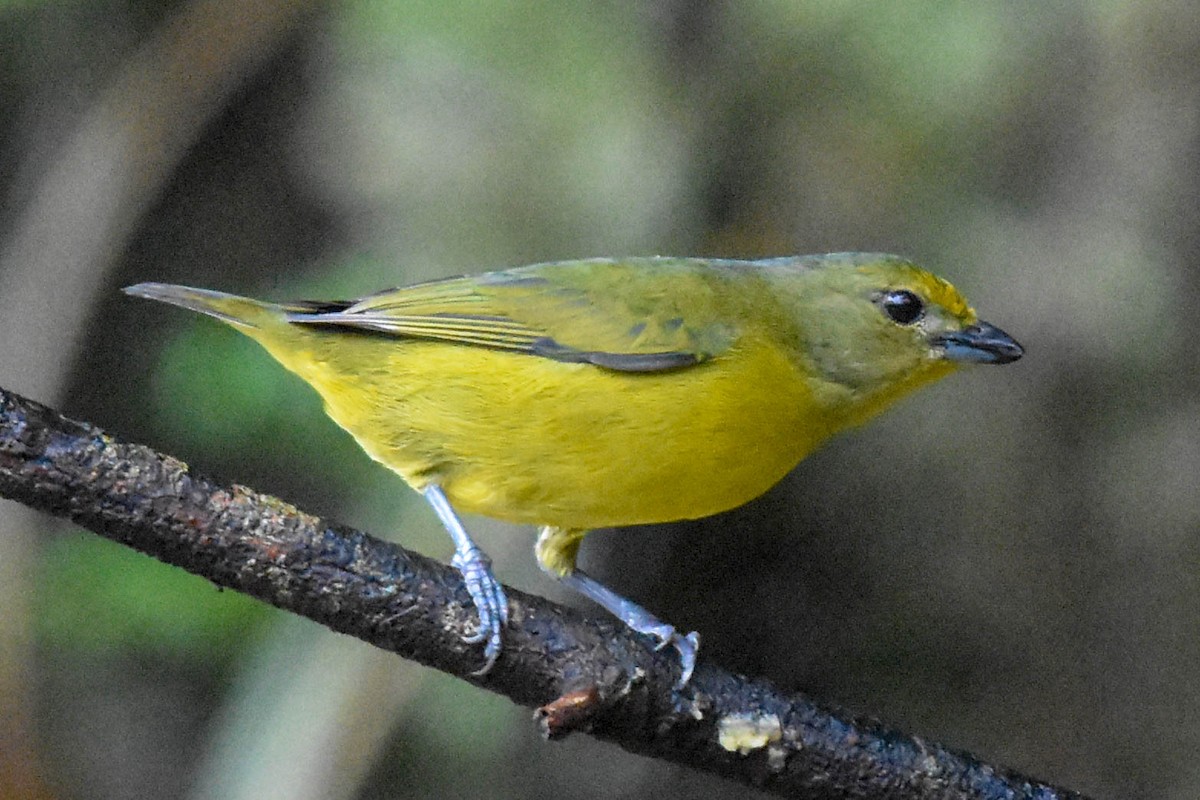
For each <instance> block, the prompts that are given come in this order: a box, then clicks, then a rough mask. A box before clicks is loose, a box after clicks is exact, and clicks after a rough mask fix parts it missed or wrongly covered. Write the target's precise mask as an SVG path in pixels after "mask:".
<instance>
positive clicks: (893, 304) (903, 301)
mask: <svg viewBox="0 0 1200 800" xmlns="http://www.w3.org/2000/svg"><path fill="white" fill-rule="evenodd" d="M879 305H880V306H881V307H882V308H883V313H885V314H887V315H888V317H889V318H890V319H891V320H892V321H893V322H895V323H898V324H900V325H912V324H913V323H914V322H916V321H917V320H919V319H920V318H921V317H923V316H925V304H924V303H922V302H921V298H919V297H917V296H916V295H915V294H913V293H912V292H910V291H908V290H907V289H898V290H896V291H892V292H888V293H886V294H884V295H883V296H882V297H881V298H879Z"/></svg>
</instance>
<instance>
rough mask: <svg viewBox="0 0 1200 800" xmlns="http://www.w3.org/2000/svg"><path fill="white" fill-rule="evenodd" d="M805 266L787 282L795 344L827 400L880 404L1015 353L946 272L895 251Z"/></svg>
mask: <svg viewBox="0 0 1200 800" xmlns="http://www.w3.org/2000/svg"><path fill="white" fill-rule="evenodd" d="M803 266H805V267H807V268H808V269H804V270H803V272H802V275H797V276H796V277H797V278H798V280H795V282H794V283H792V287H793V292H794V295H793V297H794V302H795V303H796V307H795V317H796V322H797V325H798V331H799V336H800V339H801V342H800V348H799V351H800V352H801V353H802V354H803V356H802V357H803V358H804V359H805V360H806V361H807V362H808V363H807V365H806V367H807V369H808V370H809V371H812V372H814V373H815V374H816V375H817V376H818V377H819V379H820V380H822V381H824V382H825V385H826V386H828V387H829V390H830V399H831V400H833V398H834V397H835V396H839V397H843V398H847V399H851V400H854V401H857V402H867V403H868V404H869V405H871V406H876V405H878V406H882V405H886V404H887V403H889V402H890V400H892V399H895V398H896V397H898V396H899V395H901V394H904V393H907V392H908V391H911V390H912V389H915V388H917V387H918V386H921V385H923V384H925V383H928V382H930V381H933V380H936V379H938V378H940V377H942V376H944V375H946V374H948V373H950V372H952V371H953V370H954V369H955V368H956V367H958V366H960V365H963V364H1006V363H1008V362H1010V361H1016V360H1017V359H1018V358H1020V357H1021V355H1022V353H1023V350H1022V348H1021V346H1020V345H1019V344H1017V342H1016V341H1014V340H1013V339H1012V337H1010V336H1009V335H1008V334H1006V333H1005V332H1004V331H1002V330H1000V329H999V328H997V327H995V326H994V325H991V324H989V323H987V322H983V321H981V320H980V319H979V318H978V317H977V316H976V314H975V310H974V309H973V308H971V306H970V305H969V304H968V303H967V301H966V299H965V298H964V297H963V296H962V295H961V294H959V292H958V290H957V289H955V288H954V287H953V286H951V285H950V284H949V283H948V282H946V281H944V280H942V279H941V278H939V277H937V276H936V275H933V274H931V273H929V272H927V271H925V270H924V269H921V268H920V267H918V266H916V265H915V264H913V263H911V262H909V261H906V260H904V259H902V258H899V257H897V256H890V255H881V254H875V253H848V254H833V255H828V256H820V257H818V258H817V259H815V260H814V261H813V262H811V263H808V264H804V265H803Z"/></svg>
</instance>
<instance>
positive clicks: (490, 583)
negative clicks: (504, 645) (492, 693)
mask: <svg viewBox="0 0 1200 800" xmlns="http://www.w3.org/2000/svg"><path fill="white" fill-rule="evenodd" d="M423 494H424V495H425V499H426V500H428V501H429V505H431V506H433V510H434V511H436V512H437V515H438V518H439V519H440V520H441V521H442V525H444V526H445V528H446V530H447V532H449V534H450V538H451V539H453V540H454V558H452V559H450V563H451V565H453V566H454V568H455V569H457V570H458V571H459V572H461V573H462V576H463V580H464V582H465V583H466V584H467V592H468V593H469V594H470V595H471V600H472V602H474V603H475V608H476V610H478V611H479V629H478V630H477V631H476V632H475V633H473V634H472V635H470V636H468V637H466V641H467V642H468V643H470V644H475V643H476V642H482V641H485V640H486V641H487V645H486V646H484V648H483V655H484V657H485V658H486V661H484V664H483V666H482V667H480V668H479V669H478V670H477V671H475V672H474V673H472V674H474V675H483V674H485V673H486V672H487V671H488V670H490V669H491V668H492V665H493V664H495V663H496V658H497V657H499V655H500V629H501V628H502V627H504V625H505V624H506V623H507V622H508V598H507V597H505V596H504V587H503V586H502V585H501V584H500V581H498V580H496V576H495V575H493V574H492V560H491V559H490V558H488V557H487V554H486V553H484V552H483V551H482V550H480V549H479V547H478V546H477V545H476V544H475V542H473V541H472V540H471V536H470V534H468V533H467V529H466V528H465V527H463V524H462V520H460V519H459V518H458V515H457V514H455V513H454V508H453V507H451V505H450V501H449V500H447V499H446V493H445V492H443V491H442V487H440V486H438V485H437V484H432V485H430V486H427V487H425V489H424V491H423Z"/></svg>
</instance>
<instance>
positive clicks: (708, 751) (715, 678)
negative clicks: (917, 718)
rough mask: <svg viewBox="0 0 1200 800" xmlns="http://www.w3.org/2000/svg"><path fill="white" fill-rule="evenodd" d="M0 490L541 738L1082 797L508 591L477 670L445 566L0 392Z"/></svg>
mask: <svg viewBox="0 0 1200 800" xmlns="http://www.w3.org/2000/svg"><path fill="white" fill-rule="evenodd" d="M0 496H4V497H8V498H11V499H13V500H16V501H18V502H21V503H24V504H26V505H28V506H31V507H33V508H37V509H40V510H42V511H46V512H49V513H51V514H54V515H56V516H60V517H66V518H68V519H70V520H72V521H74V522H75V523H77V524H79V525H81V526H83V527H84V528H87V529H89V530H91V531H94V532H95V533H98V534H100V535H101V536H104V537H106V538H109V539H112V540H114V541H117V542H120V543H122V544H125V545H128V546H130V547H132V548H134V549H136V550H140V551H142V552H144V553H148V554H150V555H152V556H154V557H155V558H158V559H160V560H162V561H165V562H167V563H169V564H175V565H176V566H180V567H183V568H184V569H186V570H188V571H189V572H193V573H195V574H197V575H201V576H203V577H205V578H207V579H209V580H211V581H213V582H214V583H216V584H218V585H219V586H225V587H228V588H230V589H235V590H237V591H240V592H245V593H246V594H249V595H252V596H254V597H257V598H259V599H260V600H263V601H265V602H267V603H270V604H271V605H274V606H278V607H279V608H284V609H287V610H289V611H293V612H295V613H297V614H301V615H303V616H305V617H308V618H309V619H313V620H315V621H317V622H320V623H321V624H323V625H327V626H328V627H330V628H332V629H333V630H335V631H339V632H342V633H347V634H350V635H351V636H355V637H357V638H359V639H362V640H363V641H366V642H370V643H371V644H373V645H375V646H376V647H381V648H383V649H385V650H389V651H391V652H394V653H397V654H399V655H401V656H403V657H405V658H410V659H413V660H416V661H420V662H421V663H423V664H426V665H428V666H431V667H434V668H436V669H440V670H442V671H444V672H449V673H451V674H453V675H456V676H458V677H460V678H462V679H463V680H466V681H469V682H471V683H474V684H476V685H478V686H482V687H483V688H486V689H490V690H492V691H495V692H499V693H500V694H503V695H505V696H506V697H509V698H510V699H512V700H513V701H514V702H517V703H520V704H522V705H526V706H531V707H538V706H541V708H540V709H539V712H538V713H539V718H540V720H541V724H542V726H543V729H544V730H545V731H546V733H547V734H548V735H551V736H554V735H561V734H564V733H567V732H570V731H572V730H586V731H588V732H590V733H591V734H592V735H594V736H597V737H599V738H602V739H607V740H609V741H613V742H616V743H617V744H619V745H621V746H622V747H624V748H626V749H627V750H630V751H633V752H636V753H642V754H645V755H650V756H654V757H658V758H664V759H667V760H670V761H674V762H676V763H680V764H684V765H687V766H690V767H693V768H695V769H701V770H705V771H708V772H713V773H716V774H718V775H722V776H724V777H726V778H731V779H733V780H736V781H740V782H742V783H745V784H749V785H753V786H757V787H759V788H762V789H764V790H766V791H768V792H772V793H775V794H778V795H781V796H784V797H796V798H806V799H807V800H834V798H857V799H858V800H884V799H885V798H886V799H887V800H901V799H903V800H918V799H921V800H932V799H933V798H938V799H939V800H951V799H954V800H991V799H992V798H997V799H998V798H1005V799H1006V800H1011V799H1012V798H1030V800H1033V799H1034V798H1036V800H1058V799H1059V798H1062V799H1063V800H1066V798H1074V799H1075V800H1083V797H1082V795H1079V794H1076V793H1074V792H1070V791H1067V790H1064V789H1058V788H1055V787H1052V786H1048V785H1046V784H1043V783H1040V782H1038V781H1035V780H1032V779H1030V778H1027V777H1025V776H1022V775H1018V774H1016V773H1014V772H1010V771H1008V770H1004V769H1001V768H999V767H994V766H991V765H988V764H984V763H982V762H980V761H978V760H976V759H975V758H973V757H971V756H968V755H964V754H961V753H956V752H953V751H950V750H947V749H945V748H942V747H939V746H937V745H934V744H930V743H927V742H924V741H922V740H920V739H918V738H916V737H912V736H907V735H904V734H902V733H898V732H896V731H891V730H888V729H886V728H884V727H883V726H882V725H880V724H879V723H877V722H875V721H872V720H865V719H859V718H854V717H851V716H848V715H847V714H845V713H844V712H840V711H835V710H831V709H829V708H826V707H823V706H820V705H817V704H815V703H813V702H812V701H811V700H809V699H807V698H805V697H803V696H801V695H796V694H790V695H789V694H785V693H783V692H780V691H779V690H778V689H776V688H775V687H773V686H771V685H770V684H768V683H766V682H764V681H752V680H748V679H746V678H743V677H741V676H737V675H733V674H731V673H729V672H726V671H725V670H722V669H721V668H719V667H717V666H715V665H713V664H710V663H706V662H704V661H703V660H702V661H701V663H700V664H699V666H698V667H697V669H696V673H695V675H694V676H693V678H692V680H691V682H690V683H689V684H688V686H687V687H686V688H685V689H684V690H682V691H675V690H674V689H673V685H674V682H675V680H676V679H677V677H678V665H677V663H676V662H677V659H676V658H675V655H674V653H673V652H672V651H667V652H663V653H655V652H653V651H652V650H651V649H650V648H649V647H648V645H647V641H648V640H645V639H643V638H642V637H639V636H637V635H635V634H633V633H631V632H630V631H629V630H628V629H626V628H625V627H623V626H621V625H620V624H618V623H616V622H614V621H609V620H595V619H590V618H585V617H583V616H582V615H581V614H579V613H578V612H575V611H573V610H571V609H567V608H564V607H562V606H558V605H555V604H554V603H551V602H549V601H547V600H544V599H542V598H540V597H535V596H532V595H528V594H524V593H522V592H519V591H516V590H514V589H508V590H507V591H508V596H509V603H510V609H509V625H508V627H507V628H506V630H505V640H504V651H503V653H502V654H501V656H500V659H499V660H498V661H497V662H496V665H495V667H494V668H493V669H492V671H491V672H489V673H488V674H487V675H486V676H484V677H475V676H472V675H471V674H470V673H471V671H472V670H475V669H478V668H479V666H480V663H481V659H482V655H481V648H480V647H479V646H478V645H467V644H465V643H464V642H463V636H464V634H467V633H470V632H472V631H473V626H474V624H475V612H474V609H473V607H472V605H471V601H470V598H469V597H468V596H467V592H466V589H465V588H464V587H463V585H462V582H461V580H460V579H459V575H458V573H457V572H456V571H455V570H453V569H452V568H450V567H448V566H446V565H444V564H441V563H439V562H437V561H434V560H432V559H429V558H426V557H424V556H421V555H419V554H416V553H412V552H409V551H407V550H404V549H403V548H400V547H398V546H396V545H394V544H391V543H389V542H384V541H381V540H379V539H375V538H373V537H371V536H369V535H367V534H365V533H361V532H359V531H355V530H351V529H348V528H344V527H340V526H336V525H331V524H327V523H326V522H324V521H322V520H321V519H319V518H317V517H314V516H311V515H309V514H305V513H303V512H302V511H299V510H298V509H296V508H294V507H292V506H290V505H288V504H287V503H284V502H283V501H281V500H278V499H276V498H274V497H270V496H267V495H262V494H259V493H257V492H254V491H252V490H250V489H247V488H245V487H242V486H236V485H235V486H223V485H220V484H218V483H216V482H214V481H212V480H210V479H208V478H205V477H203V476H200V475H198V474H195V473H193V472H192V471H191V470H189V469H188V467H187V465H186V464H184V463H183V462H181V461H178V460H177V459H174V458H172V457H170V456H165V455H162V454H159V453H157V452H155V451H154V450H152V449H150V448H148V447H145V446H142V445H136V444H128V443H125V442H121V441H119V440H118V439H115V438H113V437H111V436H109V435H107V434H105V433H104V432H103V431H101V430H99V429H97V428H95V427H93V426H91V425H88V424H86V423H80V422H74V421H72V420H68V419H66V418H64V417H62V416H60V415H59V414H58V413H56V412H54V411H53V410H51V409H48V408H46V407H45V406H42V405H40V404H37V403H34V402H31V401H29V400H26V399H24V398H21V397H19V396H17V395H14V394H11V393H9V392H6V391H4V390H3V389H0Z"/></svg>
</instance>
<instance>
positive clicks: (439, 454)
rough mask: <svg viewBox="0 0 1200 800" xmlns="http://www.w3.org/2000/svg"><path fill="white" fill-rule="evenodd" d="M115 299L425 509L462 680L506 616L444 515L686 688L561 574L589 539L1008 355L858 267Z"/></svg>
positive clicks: (583, 271)
mask: <svg viewBox="0 0 1200 800" xmlns="http://www.w3.org/2000/svg"><path fill="white" fill-rule="evenodd" d="M125 291H126V292H127V293H129V294H132V295H136V296H139V297H146V298H150V299H153V300H161V301H164V302H167V303H172V304H174V305H178V306H182V307H184V308H189V309H192V310H194V311H200V312H202V313H205V314H209V315H211V316H214V317H216V318H217V319H220V320H221V321H223V322H226V323H228V324H230V325H232V326H233V327H235V328H237V329H238V330H239V331H241V332H242V333H244V334H246V335H247V336H249V337H251V338H252V339H254V340H255V341H257V342H258V343H259V344H261V345H262V346H263V347H264V348H266V349H267V351H268V352H269V353H270V354H271V355H272V356H274V357H275V358H276V359H277V360H278V361H279V362H280V363H281V364H283V366H285V367H286V368H287V369H289V370H291V371H292V372H294V373H296V374H297V375H299V376H300V377H301V378H303V379H304V380H305V381H307V382H308V383H309V384H310V385H312V387H313V388H315V389H316V390H317V392H319V393H320V395H321V396H322V398H324V401H325V408H326V411H327V412H328V414H329V416H330V417H332V418H333V419H334V421H335V422H337V423H338V424H339V425H341V426H342V427H343V428H345V429H346V430H347V431H348V432H349V433H350V434H351V435H352V436H354V438H355V439H356V440H357V441H358V443H359V444H360V445H361V446H362V448H363V449H364V450H366V452H367V453H368V454H369V455H370V456H371V457H372V458H374V459H375V460H377V461H379V462H381V463H382V464H384V465H386V466H387V467H389V468H391V469H392V470H394V471H395V472H397V473H399V475H400V476H401V477H402V478H404V480H405V481H406V482H408V484H409V485H410V486H412V487H413V488H414V489H416V490H417V491H418V492H421V493H422V494H423V495H424V496H425V498H426V499H427V500H428V501H429V503H430V504H431V505H432V506H433V508H434V510H435V511H436V512H437V514H438V516H439V517H440V519H441V521H442V523H443V524H444V525H445V527H446V529H447V530H448V531H449V533H450V535H451V537H452V538H453V539H454V543H455V555H454V559H453V561H452V563H453V564H454V566H455V567H457V568H458V569H459V570H460V571H461V572H462V573H463V576H464V579H465V582H466V585H467V588H468V589H469V591H470V594H471V597H472V599H473V601H474V603H475V605H476V607H477V609H478V611H479V616H480V627H479V629H478V631H477V632H476V633H475V634H474V635H473V636H471V637H469V639H468V641H471V642H486V645H485V648H484V659H485V661H484V665H483V668H482V669H481V670H480V674H482V673H484V672H486V671H487V670H488V669H489V668H490V667H491V666H492V664H493V663H494V661H495V660H496V658H497V657H498V656H499V654H500V650H501V629H502V627H503V625H504V623H505V622H506V620H507V608H508V606H507V600H506V598H505V596H504V592H503V589H502V587H501V585H500V583H499V582H498V581H497V580H496V579H495V577H494V576H493V575H492V572H491V565H490V562H489V560H488V558H487V556H486V555H484V554H483V553H482V552H481V551H480V550H479V548H478V547H476V545H475V544H474V543H473V542H472V541H471V538H470V536H469V535H468V534H467V531H466V529H465V528H464V527H463V525H462V523H461V522H460V521H459V518H458V516H457V514H456V513H455V510H456V509H457V510H458V511H465V512H471V513H476V514H483V515H486V516H489V517H495V518H497V519H502V520H507V521H510V522H517V523H529V524H534V525H538V526H540V528H541V533H540V535H539V537H538V540H537V545H536V548H535V552H536V555H537V559H538V562H539V563H540V565H541V566H542V568H543V569H545V570H546V571H547V572H549V573H550V574H552V575H553V576H555V577H556V578H558V579H559V580H561V581H563V582H564V583H566V584H567V585H569V586H571V587H573V588H575V589H576V590H578V591H580V592H581V593H583V594H584V595H586V596H587V597H589V598H591V599H592V600H594V601H596V602H598V603H599V604H600V605H602V606H604V607H605V608H606V609H608V610H609V611H610V612H611V613H613V614H615V615H616V616H617V617H619V618H620V619H622V620H623V621H624V622H625V623H626V624H628V625H629V626H630V627H632V628H633V629H634V630H636V631H639V632H641V633H646V634H649V635H651V636H653V637H654V638H655V639H656V640H657V646H658V647H659V648H662V647H664V646H667V645H671V646H674V647H675V648H677V649H678V651H679V653H680V658H681V661H682V673H681V678H680V685H682V684H683V683H686V682H687V680H688V678H689V677H690V675H691V672H692V668H693V666H694V664H695V659H696V650H697V648H698V646H699V637H698V636H697V634H695V633H690V634H687V635H683V634H680V633H677V632H676V630H675V629H674V628H673V627H672V626H670V625H668V624H666V623H664V622H661V621H659V620H658V619H656V618H655V617H654V616H652V615H651V614H650V613H649V612H648V611H646V610H645V609H643V608H641V607H640V606H638V605H636V604H634V603H633V602H631V601H629V600H626V599H625V598H623V597H621V596H619V595H617V594H616V593H614V592H612V591H611V590H609V589H608V588H606V587H605V586H603V585H602V584H600V583H598V582H597V581H595V580H594V579H593V578H591V577H589V576H587V575H586V574H584V573H583V572H582V571H581V570H579V569H577V568H576V566H575V561H576V555H577V553H578V551H579V545H580V542H581V541H582V539H583V537H584V535H585V534H586V533H587V532H588V531H589V530H591V529H594V528H602V527H610V526H616V525H639V524H644V523H654V522H671V521H674V520H680V519H694V518H697V517H704V516H707V515H709V514H715V513H717V512H719V511H724V510H726V509H730V508H733V507H735V506H739V505H741V504H743V503H746V502H748V501H749V500H752V499H753V498H755V497H757V496H758V495H760V494H762V493H763V492H765V491H766V490H767V489H769V488H770V487H771V486H773V485H774V484H775V483H776V482H778V481H779V480H780V479H781V478H782V477H783V476H784V475H785V474H787V472H788V471H789V470H791V469H792V468H793V467H794V466H796V464H797V463H798V462H799V461H800V460H801V459H802V458H804V457H805V456H806V455H808V453H810V452H811V451H812V450H813V449H814V448H815V447H817V446H818V445H819V444H820V443H821V442H823V441H824V440H825V439H827V438H829V437H830V436H832V435H833V434H835V433H837V432H838V431H840V430H843V429H845V428H848V427H852V426H855V425H858V424H860V423H862V422H865V421H866V420H867V419H869V418H871V417H872V416H874V415H875V414H877V413H879V412H880V411H882V410H883V409H884V408H886V407H888V406H889V405H891V404H892V403H893V402H895V401H896V400H897V399H898V398H900V397H901V396H903V395H905V394H907V393H908V392H910V391H912V390H913V389H916V388H918V387H920V386H922V385H924V384H927V383H930V382H932V381H934V380H937V379H938V378H941V377H943V376H944V375H947V374H949V373H950V372H952V371H953V370H954V369H955V368H956V367H958V366H959V365H960V364H964V363H986V364H1003V363H1007V362H1010V361H1015V360H1016V359H1018V358H1020V357H1021V354H1022V350H1021V347H1020V345H1018V344H1017V343H1016V342H1015V341H1013V339H1012V338H1011V337H1009V336H1008V335H1007V334H1005V333H1004V332H1003V331H1001V330H999V329H998V328H995V327H993V326H991V325H989V324H987V323H985V322H980V321H979V320H978V319H977V318H976V316H975V311H974V310H973V309H972V308H971V307H970V306H969V305H968V304H967V302H966V300H965V299H963V297H962V296H961V295H960V294H959V293H958V292H957V291H956V290H955V289H954V287H953V286H951V285H950V284H949V283H947V282H946V281H944V280H942V279H941V278H938V277H936V276H934V275H932V274H930V273H928V272H926V271H925V270H923V269H921V268H919V267H917V266H916V265H915V264H912V263H910V262H908V261H906V260H904V259H902V258H899V257H897V256H891V255H883V254H878V253H834V254H829V255H817V256H795V257H787V258H773V259H766V260H761V261H735V260H714V259H694V258H627V259H618V260H610V259H590V260H582V261H564V262H559V263H549V264H535V265H532V266H527V267H519V268H516V269H507V270H501V271H497V272H488V273H484V274H482V275H476V276H470V277H458V278H449V279H446V280H438V281H432V282H429V283H421V284H417V285H414V286H408V287H404V288H399V289H390V290H387V291H383V292H379V293H377V294H373V295H369V296H367V297H363V298H361V299H358V300H349V301H335V302H310V301H305V302H295V303H282V304H274V303H265V302H261V301H258V300H251V299H248V298H244V297H237V296H235V295H230V294H224V293H221V292H214V291H209V290H205V289H192V288H188V287H185V286H173V285H167V284H161V283H142V284H138V285H137V286H131V287H128V288H127V289H125Z"/></svg>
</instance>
